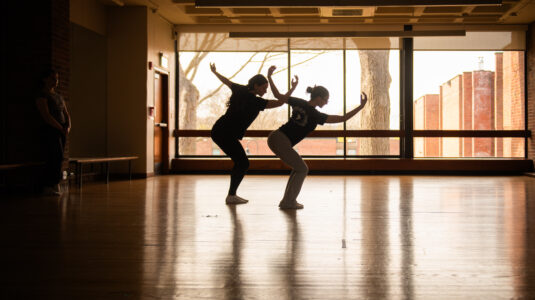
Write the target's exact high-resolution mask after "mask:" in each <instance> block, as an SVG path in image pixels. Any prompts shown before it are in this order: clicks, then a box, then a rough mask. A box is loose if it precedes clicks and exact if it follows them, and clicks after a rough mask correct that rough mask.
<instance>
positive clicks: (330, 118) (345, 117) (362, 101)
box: [325, 92, 368, 123]
mask: <svg viewBox="0 0 535 300" xmlns="http://www.w3.org/2000/svg"><path fill="white" fill-rule="evenodd" d="M366 102H368V96H367V95H366V94H365V93H364V92H362V93H361V94H360V105H359V106H357V107H355V108H354V109H353V110H351V111H350V112H348V113H346V114H345V115H343V116H337V115H329V116H328V117H327V120H325V123H340V122H344V121H347V120H349V119H351V118H352V117H353V116H354V115H356V114H357V113H358V112H359V111H361V110H362V109H363V108H364V105H366Z"/></svg>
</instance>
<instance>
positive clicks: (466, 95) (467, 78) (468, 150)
mask: <svg viewBox="0 0 535 300" xmlns="http://www.w3.org/2000/svg"><path fill="white" fill-rule="evenodd" d="M462 96H463V98H462V109H463V111H462V116H461V118H462V128H461V129H463V130H472V129H473V128H474V126H473V124H472V122H473V114H474V112H473V109H472V105H473V103H472V73H471V72H463V90H462ZM473 142H474V139H473V138H462V151H463V152H462V156H463V157H472V156H473V155H474V154H473V151H472V148H473V146H474V145H473Z"/></svg>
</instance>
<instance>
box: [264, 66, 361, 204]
mask: <svg viewBox="0 0 535 300" xmlns="http://www.w3.org/2000/svg"><path fill="white" fill-rule="evenodd" d="M268 80H269V84H270V85H271V90H272V91H273V95H274V96H275V97H276V98H277V99H279V100H281V101H284V102H286V103H288V104H289V105H291V106H292V117H291V118H290V120H289V121H288V122H287V123H286V124H284V125H282V126H281V127H280V128H279V129H277V130H275V131H273V132H271V134H270V135H269V137H268V145H269V148H270V149H271V151H273V153H275V155H277V156H278V157H279V158H280V159H281V160H282V161H283V162H284V163H285V164H287V165H288V166H290V167H291V168H292V172H291V174H290V178H289V179H288V183H287V185H286V191H285V192H284V197H283V198H282V200H281V202H280V203H279V207H280V208H281V209H300V208H303V205H302V204H301V203H298V202H297V196H298V195H299V192H300V191H301V187H302V185H303V182H304V181H305V177H306V176H307V173H308V166H307V165H306V163H305V162H304V161H303V159H302V158H301V156H300V155H299V153H297V151H295V150H294V149H293V146H295V145H296V144H297V143H299V142H300V141H301V140H303V139H304V138H305V137H306V136H307V135H308V134H309V133H310V132H312V131H313V130H314V129H315V128H316V126H317V125H318V124H320V125H323V124H324V123H340V122H345V121H347V120H349V119H350V118H352V117H353V116H354V115H356V114H357V113H358V112H359V111H361V110H362V109H363V108H364V105H366V102H367V100H368V97H367V96H366V94H365V93H362V94H361V96H360V105H359V106H357V107H356V108H354V109H353V110H351V111H350V112H348V113H346V114H344V115H343V116H337V115H327V114H324V113H322V112H319V111H318V110H317V109H316V106H319V107H323V106H324V105H325V104H327V103H328V102H329V91H328V90H327V89H326V88H324V87H322V86H314V87H308V88H307V93H310V100H309V101H306V100H303V99H299V98H294V97H290V96H289V95H281V94H280V93H279V91H278V90H277V87H276V86H275V84H274V83H273V80H272V79H271V75H270V74H268Z"/></svg>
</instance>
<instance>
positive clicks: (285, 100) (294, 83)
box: [266, 66, 299, 108]
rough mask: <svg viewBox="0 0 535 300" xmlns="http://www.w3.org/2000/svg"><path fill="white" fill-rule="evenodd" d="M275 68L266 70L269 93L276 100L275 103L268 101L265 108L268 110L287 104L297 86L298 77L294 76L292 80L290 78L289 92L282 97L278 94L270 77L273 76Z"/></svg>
mask: <svg viewBox="0 0 535 300" xmlns="http://www.w3.org/2000/svg"><path fill="white" fill-rule="evenodd" d="M276 68H277V67H275V66H271V67H269V69H268V81H269V86H270V87H271V92H272V93H273V96H275V98H277V99H278V100H277V101H269V102H268V105H267V106H266V108H268V107H269V108H273V107H279V106H281V105H283V104H284V103H288V98H290V96H291V95H292V93H293V92H294V91H295V88H296V87H297V84H298V83H299V77H297V75H295V76H294V78H292V82H291V87H290V90H289V91H288V92H286V94H284V95H283V94H281V93H280V92H279V89H277V86H276V85H275V83H274V82H273V79H272V78H271V75H273V72H274V71H275V69H276Z"/></svg>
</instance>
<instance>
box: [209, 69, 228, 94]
mask: <svg viewBox="0 0 535 300" xmlns="http://www.w3.org/2000/svg"><path fill="white" fill-rule="evenodd" d="M210 70H212V73H214V74H215V76H217V78H219V80H221V82H223V83H224V84H225V85H226V86H228V87H229V88H230V86H231V85H232V81H230V80H228V78H227V77H225V76H223V75H221V74H219V73H217V70H216V68H215V64H214V63H210Z"/></svg>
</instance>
